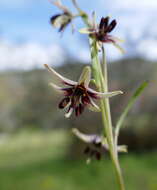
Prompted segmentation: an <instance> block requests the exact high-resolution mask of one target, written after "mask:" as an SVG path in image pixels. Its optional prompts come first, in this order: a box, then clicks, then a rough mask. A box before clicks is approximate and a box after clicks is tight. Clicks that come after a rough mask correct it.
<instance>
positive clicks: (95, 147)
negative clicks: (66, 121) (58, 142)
mask: <svg viewBox="0 0 157 190" xmlns="http://www.w3.org/2000/svg"><path fill="white" fill-rule="evenodd" d="M72 132H73V134H74V135H75V136H77V137H78V138H79V139H80V140H82V141H83V142H85V143H86V144H87V146H86V148H85V149H84V154H86V155H87V156H88V160H90V159H92V158H95V159H96V160H100V159H101V157H102V156H103V155H104V154H105V152H106V151H108V150H109V146H108V143H107V140H106V138H104V137H103V136H100V135H97V134H89V135H87V134H84V133H81V132H80V131H79V130H78V129H76V128H74V129H72ZM118 152H127V146H125V145H120V146H118Z"/></svg>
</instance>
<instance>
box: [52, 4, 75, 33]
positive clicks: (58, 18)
mask: <svg viewBox="0 0 157 190" xmlns="http://www.w3.org/2000/svg"><path fill="white" fill-rule="evenodd" d="M53 4H54V5H55V6H57V7H58V8H59V9H60V10H61V11H62V13H59V14H56V15H53V16H52V17H51V19H50V22H51V24H52V25H53V26H54V27H56V28H59V32H62V31H64V29H65V28H66V27H67V25H68V24H69V23H70V22H71V21H72V19H73V15H72V13H71V12H70V11H69V9H68V8H67V7H65V6H63V5H62V3H61V1H54V2H53Z"/></svg>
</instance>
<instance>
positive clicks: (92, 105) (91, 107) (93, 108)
mask: <svg viewBox="0 0 157 190" xmlns="http://www.w3.org/2000/svg"><path fill="white" fill-rule="evenodd" d="M87 107H88V109H89V110H91V111H93V112H100V111H101V109H100V108H99V106H98V105H97V104H96V103H95V102H94V101H93V100H92V98H90V104H88V106H87Z"/></svg>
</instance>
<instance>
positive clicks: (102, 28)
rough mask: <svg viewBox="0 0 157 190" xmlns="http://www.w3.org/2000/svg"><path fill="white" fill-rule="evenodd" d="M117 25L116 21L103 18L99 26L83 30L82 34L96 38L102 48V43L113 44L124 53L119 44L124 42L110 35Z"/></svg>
mask: <svg viewBox="0 0 157 190" xmlns="http://www.w3.org/2000/svg"><path fill="white" fill-rule="evenodd" d="M116 25H117V21H116V20H112V21H111V22H110V17H105V18H104V17H102V18H101V21H100V23H99V25H98V26H96V25H95V24H94V25H93V27H91V28H83V29H81V30H80V32H81V33H84V34H89V35H90V36H91V37H93V38H95V39H96V41H97V42H98V45H99V46H101V43H112V44H113V45H114V46H115V47H116V48H118V49H119V50H120V51H121V52H122V53H124V50H123V49H122V48H121V47H120V46H119V45H118V42H122V40H120V39H119V38H116V37H114V36H112V35H110V33H111V32H112V31H113V30H114V28H115V27H116Z"/></svg>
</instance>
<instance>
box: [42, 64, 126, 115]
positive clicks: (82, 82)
mask: <svg viewBox="0 0 157 190" xmlns="http://www.w3.org/2000/svg"><path fill="white" fill-rule="evenodd" d="M45 67H46V68H47V69H48V71H50V72H51V73H52V74H53V77H54V78H55V79H57V80H58V82H59V83H60V85H61V84H62V85H64V87H60V86H57V85H56V84H54V83H50V85H51V86H52V87H53V88H54V89H56V90H57V91H58V92H60V93H61V94H62V95H63V96H64V97H63V98H62V100H61V101H60V102H59V104H58V107H59V109H66V113H65V117H67V118H68V117H70V116H71V114H72V113H73V111H75V115H76V116H79V115H80V114H82V113H83V111H84V109H85V108H86V107H88V108H89V109H90V110H92V111H97V112H98V111H100V108H99V106H98V105H97V104H96V103H95V102H94V100H98V99H100V98H109V97H112V96H115V95H118V94H122V92H121V91H114V92H107V93H103V92H97V91H95V90H93V89H91V88H89V83H90V80H91V68H90V67H89V66H86V67H85V68H84V69H83V71H82V73H81V76H80V78H79V80H78V82H75V81H72V80H69V79H67V78H65V77H63V76H61V75H60V74H59V73H57V72H56V71H55V70H54V69H52V68H50V67H49V66H48V65H47V64H45Z"/></svg>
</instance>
